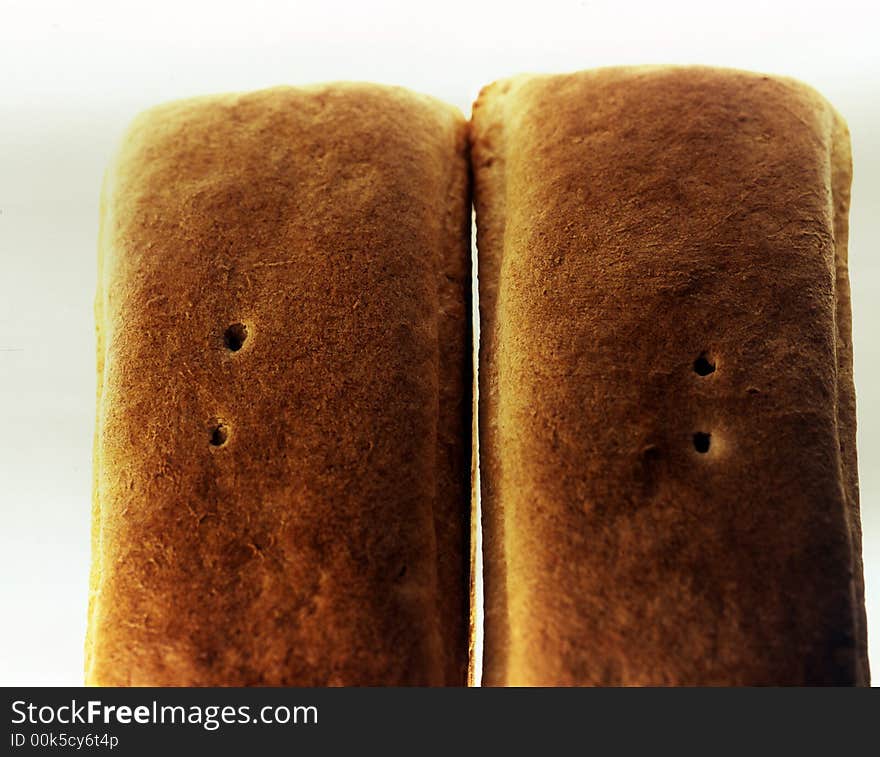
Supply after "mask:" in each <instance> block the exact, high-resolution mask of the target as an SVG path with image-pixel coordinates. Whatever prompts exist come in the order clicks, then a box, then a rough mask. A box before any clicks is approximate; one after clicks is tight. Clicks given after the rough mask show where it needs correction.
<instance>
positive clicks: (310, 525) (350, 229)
mask: <svg viewBox="0 0 880 757" xmlns="http://www.w3.org/2000/svg"><path fill="white" fill-rule="evenodd" d="M465 150H466V125H465V122H464V119H463V117H462V116H461V114H460V113H459V112H458V111H457V110H455V109H454V108H452V107H450V106H447V105H445V104H443V103H440V102H439V101H436V100H433V99H431V98H428V97H424V96H421V95H416V94H414V93H411V92H408V91H406V90H403V89H400V88H394V87H381V86H377V85H365V84H331V85H323V86H316V87H308V88H301V89H298V88H286V87H285V88H276V89H271V90H266V91H261V92H255V93H249V94H241V95H223V96H214V97H205V98H197V99H193V100H186V101H182V102H175V103H171V104H168V105H163V106H160V107H158V108H154V109H152V110H150V111H148V112H146V113H144V114H143V115H141V116H140V117H139V118H137V119H136V121H135V122H134V124H133V125H132V126H131V128H130V130H129V132H128V134H127V136H126V138H125V140H124V142H123V145H122V147H121V149H120V151H119V153H118V157H117V159H116V161H115V163H114V165H113V166H112V167H111V169H110V171H109V172H108V174H107V178H106V181H105V187H104V194H103V199H102V219H101V232H100V257H101V274H100V290H99V293H98V299H97V306H96V311H97V321H98V331H99V345H98V351H99V366H98V367H99V402H98V422H97V429H96V445H95V453H96V454H95V523H96V527H95V531H94V545H93V546H94V555H95V561H94V568H93V576H92V600H91V602H90V631H89V639H88V642H87V658H88V659H87V678H88V680H89V681H90V682H92V683H103V684H108V683H110V684H129V683H131V684H138V683H150V684H163V683H166V684H184V685H200V684H213V685H218V684H253V683H264V684H292V683H296V684H299V685H328V684H334V683H345V684H353V683H364V684H369V683H401V684H403V683H440V682H443V681H444V680H446V674H445V672H444V660H443V656H444V655H443V651H442V648H443V645H444V643H445V642H444V639H443V638H441V637H442V635H443V634H442V632H441V628H440V620H439V618H438V596H437V595H438V588H437V581H438V570H441V571H442V567H440V568H438V563H442V562H443V560H450V559H453V558H452V557H450V556H448V555H445V556H444V555H438V547H437V540H438V538H439V537H435V528H439V526H438V523H439V520H440V514H443V515H444V516H445V517H448V518H452V517H453V513H452V511H453V510H454V508H455V507H456V505H455V503H451V504H448V505H436V500H437V496H436V492H437V490H438V488H441V489H442V487H443V486H444V481H445V480H446V479H448V478H449V477H450V476H452V475H453V473H452V472H451V471H450V470H449V466H448V460H446V459H445V458H444V457H443V455H441V454H439V453H438V447H439V442H438V438H439V437H443V438H444V440H445V439H446V437H448V431H447V430H445V429H444V427H443V422H442V421H441V420H440V419H439V416H438V413H439V414H441V415H442V414H443V413H444V412H447V411H444V410H443V405H444V403H448V402H458V403H461V402H463V401H464V396H463V395H462V394H461V387H460V386H459V387H456V386H454V385H453V383H452V382H453V378H454V377H453V378H450V374H449V372H446V373H444V372H443V369H442V366H440V367H438V365H439V364H440V363H442V359H441V357H440V352H442V350H443V348H442V347H439V348H438V340H439V339H440V334H441V333H442V334H443V335H444V337H445V338H447V339H458V340H459V341H460V342H461V343H462V348H463V343H464V339H465V333H464V328H465V323H466V312H465V302H464V295H463V292H464V288H465V286H466V282H467V279H468V275H469V270H468V267H467V261H466V259H465V257H464V249H463V245H464V244H465V243H466V242H464V241H463V235H464V234H465V233H466V224H467V220H464V219H466V218H467V209H466V204H467V194H468V193H467V186H466V183H467V163H466V158H465ZM441 394H443V395H444V399H442V400H441V399H440V395H441ZM450 395H452V397H451V399H450ZM459 438H460V439H461V437H459ZM451 444H452V445H453V446H454V445H455V444H458V445H459V446H458V447H457V448H456V449H458V450H459V452H462V450H463V454H464V457H465V465H466V457H467V452H466V450H467V445H466V444H465V442H464V440H463V439H462V440H461V441H459V442H456V441H453V442H451ZM449 457H450V458H453V457H455V455H454V453H453V452H450V453H449ZM465 476H466V473H465ZM464 496H465V500H464V502H463V503H462V502H461V501H460V502H459V503H458V505H457V507H458V510H459V518H461V517H463V516H462V508H466V506H467V504H466V496H467V495H466V493H465V495H464ZM444 506H445V507H446V508H447V510H446V511H442V507H444ZM435 519H436V520H437V521H438V523H435ZM449 546H450V544H446V545H445V546H444V547H442V548H444V549H445V547H449ZM461 549H465V550H466V540H465V544H463V545H461V547H460V549H459V551H461ZM458 559H459V562H461V561H463V560H464V559H466V555H465V556H462V555H458ZM458 578H459V580H460V581H461V582H462V584H463V588H462V591H464V585H465V582H466V577H465V576H464V574H463V572H462V571H461V570H459V574H458ZM463 622H464V621H463ZM447 667H449V668H450V669H451V668H452V665H449V666H447Z"/></svg>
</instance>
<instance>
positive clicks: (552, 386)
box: [472, 67, 868, 685]
mask: <svg viewBox="0 0 880 757" xmlns="http://www.w3.org/2000/svg"><path fill="white" fill-rule="evenodd" d="M472 155H473V166H474V173H475V201H476V209H477V232H478V248H479V281H480V310H481V332H482V337H481V348H480V434H481V440H480V441H481V446H480V455H481V458H482V467H481V476H482V508H483V516H482V517H483V524H484V549H485V552H484V580H485V596H486V610H485V612H486V615H485V629H486V631H485V632H486V636H485V647H484V670H483V682H484V684H487V685H544V684H551V685H589V684H596V685H599V684H606V685H642V684H644V685H679V684H694V685H716V684H717V685H761V684H778V685H786V684H795V685H796V684H866V683H867V682H868V664H867V656H866V636H865V612H864V591H863V584H862V567H861V543H860V542H861V536H860V527H859V505H858V484H857V472H856V449H855V404H854V403H855V400H854V390H853V381H852V354H851V341H850V303H849V288H848V274H847V213H848V206H849V188H850V147H849V138H848V133H847V129H846V126H845V124H844V122H843V121H842V120H841V118H840V117H839V116H838V115H837V113H835V111H834V110H833V109H832V108H831V106H829V104H828V103H827V102H826V101H825V100H824V99H822V98H821V97H820V96H819V95H817V94H816V93H815V92H814V91H813V90H811V89H809V88H807V87H805V86H803V85H801V84H799V83H797V82H794V81H791V80H788V79H782V78H773V77H768V76H762V75H758V74H750V73H745V72H738V71H729V70H715V69H710V68H697V67H693V68H691V67H682V68H679V67H644V68H642V67H639V68H613V69H605V70H597V71H586V72H582V73H576V74H572V75H560V76H521V77H517V78H513V79H509V80H505V81H500V82H497V83H495V84H492V85H491V86H489V87H487V88H485V89H484V90H483V92H482V93H481V95H480V97H479V99H478V101H477V103H476V104H475V106H474V114H473V121H472Z"/></svg>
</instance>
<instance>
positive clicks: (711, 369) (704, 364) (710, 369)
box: [694, 352, 715, 376]
mask: <svg viewBox="0 0 880 757" xmlns="http://www.w3.org/2000/svg"><path fill="white" fill-rule="evenodd" d="M694 373H696V374H697V375H698V376H708V375H709V374H710V373H715V363H713V362H712V361H711V360H709V357H708V355H706V353H705V352H701V353H700V356H699V357H698V358H697V359H696V360H694Z"/></svg>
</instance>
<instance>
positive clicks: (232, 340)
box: [223, 323, 248, 352]
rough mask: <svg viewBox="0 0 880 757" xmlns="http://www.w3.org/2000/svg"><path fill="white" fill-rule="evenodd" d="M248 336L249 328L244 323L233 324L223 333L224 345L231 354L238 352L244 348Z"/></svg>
mask: <svg viewBox="0 0 880 757" xmlns="http://www.w3.org/2000/svg"><path fill="white" fill-rule="evenodd" d="M247 335H248V333H247V326H245V325H244V324H243V323H233V324H232V325H231V326H230V327H229V328H228V329H226V331H225V332H224V333H223V344H225V345H226V349H228V350H229V351H230V352H238V351H239V350H240V349H241V348H242V347H243V346H244V340H245V339H247Z"/></svg>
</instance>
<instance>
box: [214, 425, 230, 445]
mask: <svg viewBox="0 0 880 757" xmlns="http://www.w3.org/2000/svg"><path fill="white" fill-rule="evenodd" d="M228 438H229V429H228V428H227V427H226V426H225V425H224V424H223V423H215V424H214V425H213V426H212V427H211V446H212V447H222V446H223V445H224V444H226V440H227V439H228Z"/></svg>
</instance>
